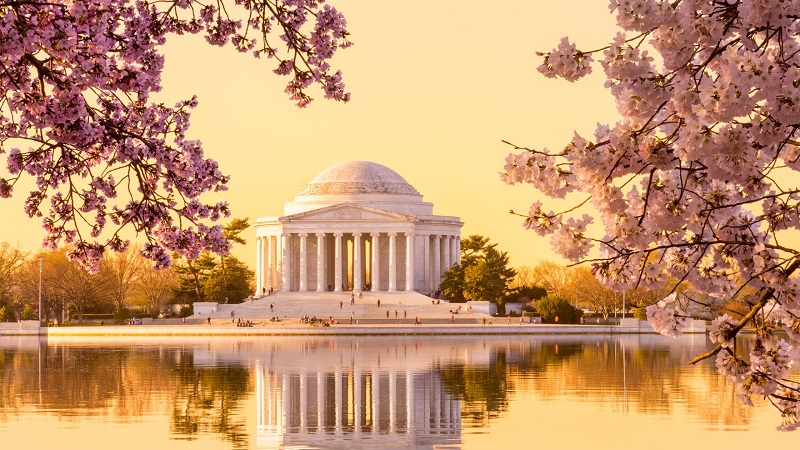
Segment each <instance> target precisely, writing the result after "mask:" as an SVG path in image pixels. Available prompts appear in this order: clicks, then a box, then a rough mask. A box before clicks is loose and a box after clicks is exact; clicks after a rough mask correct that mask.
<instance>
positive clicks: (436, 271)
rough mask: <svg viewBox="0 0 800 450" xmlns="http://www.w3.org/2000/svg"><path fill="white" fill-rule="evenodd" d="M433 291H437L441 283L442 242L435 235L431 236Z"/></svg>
mask: <svg viewBox="0 0 800 450" xmlns="http://www.w3.org/2000/svg"><path fill="white" fill-rule="evenodd" d="M432 251H433V290H434V291H435V290H437V289H439V284H440V283H441V282H442V241H441V237H440V236H439V235H438V234H437V235H434V236H433V249H432Z"/></svg>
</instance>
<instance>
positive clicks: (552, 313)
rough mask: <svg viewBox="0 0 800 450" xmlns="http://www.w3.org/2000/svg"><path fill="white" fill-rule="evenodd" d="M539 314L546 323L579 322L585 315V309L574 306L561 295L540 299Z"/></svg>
mask: <svg viewBox="0 0 800 450" xmlns="http://www.w3.org/2000/svg"><path fill="white" fill-rule="evenodd" d="M538 309H539V314H541V315H542V322H544V323H556V318H558V322H557V323H578V322H580V320H581V316H583V311H581V310H580V309H578V308H576V307H574V306H572V305H571V304H570V303H569V302H568V301H566V300H565V299H563V298H561V297H549V296H548V297H545V298H543V299H542V300H540V301H539V306H538Z"/></svg>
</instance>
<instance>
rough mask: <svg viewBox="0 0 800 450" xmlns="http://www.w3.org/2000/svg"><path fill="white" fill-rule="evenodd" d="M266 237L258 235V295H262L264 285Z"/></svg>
mask: <svg viewBox="0 0 800 450" xmlns="http://www.w3.org/2000/svg"><path fill="white" fill-rule="evenodd" d="M263 257H264V238H261V237H256V297H259V296H261V288H262V287H263V286H264V273H263V272H264V270H263V267H264V264H263V259H262V258H263Z"/></svg>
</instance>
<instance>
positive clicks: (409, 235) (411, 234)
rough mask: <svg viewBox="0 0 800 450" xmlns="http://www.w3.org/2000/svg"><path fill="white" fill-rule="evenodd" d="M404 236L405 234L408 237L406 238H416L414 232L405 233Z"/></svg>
mask: <svg viewBox="0 0 800 450" xmlns="http://www.w3.org/2000/svg"><path fill="white" fill-rule="evenodd" d="M403 234H405V235H406V237H411V236H414V232H413V231H409V232H407V233H403Z"/></svg>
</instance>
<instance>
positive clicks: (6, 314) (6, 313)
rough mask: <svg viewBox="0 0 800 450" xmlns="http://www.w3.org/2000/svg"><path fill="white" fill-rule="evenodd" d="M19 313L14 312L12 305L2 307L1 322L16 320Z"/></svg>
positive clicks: (0, 311)
mask: <svg viewBox="0 0 800 450" xmlns="http://www.w3.org/2000/svg"><path fill="white" fill-rule="evenodd" d="M16 321H17V315H16V314H14V309H13V308H11V307H10V306H2V307H0V322H16Z"/></svg>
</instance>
